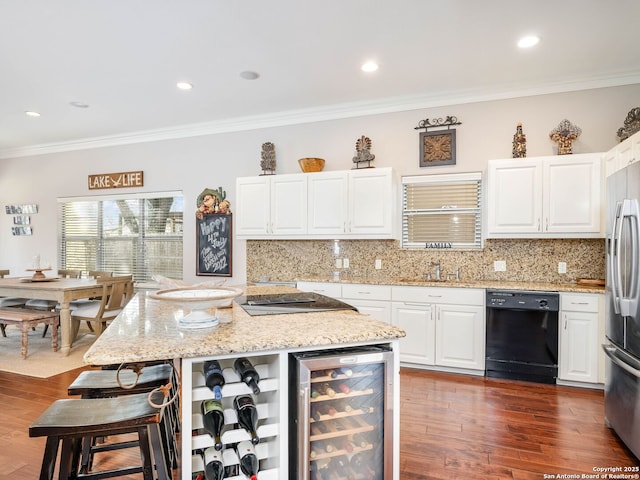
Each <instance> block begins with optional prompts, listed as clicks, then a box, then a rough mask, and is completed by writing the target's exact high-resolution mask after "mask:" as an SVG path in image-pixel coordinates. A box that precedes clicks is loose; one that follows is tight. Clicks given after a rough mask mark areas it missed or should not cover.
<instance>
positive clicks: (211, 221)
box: [196, 213, 232, 277]
mask: <svg viewBox="0 0 640 480" xmlns="http://www.w3.org/2000/svg"><path fill="white" fill-rule="evenodd" d="M231 223H232V222H231V214H230V213H225V214H219V213H210V214H205V215H203V216H202V219H200V218H196V242H197V245H196V254H197V255H198V258H197V259H196V275H217V276H220V277H230V276H231V275H232V274H231V239H232V237H231Z"/></svg>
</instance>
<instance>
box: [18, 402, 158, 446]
mask: <svg viewBox="0 0 640 480" xmlns="http://www.w3.org/2000/svg"><path fill="white" fill-rule="evenodd" d="M147 396H148V394H146V393H141V394H137V395H127V396H123V397H114V398H96V399H93V398H90V399H63V400H56V401H55V402H53V403H52V404H51V405H50V406H49V408H48V409H47V410H46V411H45V412H44V413H43V414H42V415H40V416H39V417H38V418H37V419H36V420H35V421H34V422H33V423H32V424H31V426H30V427H29V436H30V437H43V436H52V435H55V436H65V435H71V436H86V435H96V436H97V435H99V434H101V433H103V434H105V435H111V434H114V432H116V431H117V430H119V429H123V430H124V429H131V427H133V426H139V425H150V424H154V423H159V421H160V410H158V409H157V408H155V407H152V406H151V405H149V402H148V401H147ZM156 400H157V401H158V402H161V401H162V394H160V395H159V397H158V398H157V399H155V398H154V401H156Z"/></svg>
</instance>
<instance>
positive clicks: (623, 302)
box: [616, 199, 638, 317]
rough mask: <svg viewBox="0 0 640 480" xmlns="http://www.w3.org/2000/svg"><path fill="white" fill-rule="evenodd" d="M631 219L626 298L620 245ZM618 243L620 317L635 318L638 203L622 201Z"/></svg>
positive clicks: (627, 200)
mask: <svg viewBox="0 0 640 480" xmlns="http://www.w3.org/2000/svg"><path fill="white" fill-rule="evenodd" d="M625 218H629V220H630V222H629V225H630V228H629V239H630V242H631V245H630V249H631V276H630V278H629V284H628V292H626V293H627V295H628V296H626V297H625V296H624V295H625V292H624V289H623V285H622V273H621V267H622V265H621V263H622V258H621V256H620V250H619V244H620V242H621V241H622V229H623V224H624V219H625ZM617 241H618V257H617V258H616V269H617V278H616V282H617V284H618V291H619V293H620V297H619V299H618V301H619V304H620V315H622V316H624V317H635V316H636V312H637V311H638V288H637V286H638V201H637V200H629V199H625V200H623V201H622V211H621V214H620V220H619V225H618V233H617Z"/></svg>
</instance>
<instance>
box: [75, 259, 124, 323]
mask: <svg viewBox="0 0 640 480" xmlns="http://www.w3.org/2000/svg"><path fill="white" fill-rule="evenodd" d="M103 277H113V272H107V271H104V270H89V272H88V274H87V278H94V279H97V278H103ZM96 300H97V301H100V297H91V298H81V299H79V300H73V301H72V302H71V304H70V305H69V308H70V309H71V310H75V309H76V308H78V307H82V306H83V305H90V304H91V303H93V302H95V301H96ZM87 327H89V330H91V331H92V332H93V326H92V325H91V322H87Z"/></svg>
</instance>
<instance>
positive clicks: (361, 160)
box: [352, 135, 376, 168]
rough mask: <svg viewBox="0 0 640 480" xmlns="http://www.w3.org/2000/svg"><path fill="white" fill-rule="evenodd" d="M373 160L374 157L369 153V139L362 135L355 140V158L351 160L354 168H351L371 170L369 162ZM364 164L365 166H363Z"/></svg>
mask: <svg viewBox="0 0 640 480" xmlns="http://www.w3.org/2000/svg"><path fill="white" fill-rule="evenodd" d="M375 158H376V156H375V155H374V154H373V153H371V139H370V138H369V137H365V136H364V135H362V136H361V137H360V138H359V139H358V140H356V156H355V157H353V159H352V161H353V163H355V164H356V166H355V167H353V168H373V167H372V166H371V162H373V161H374V160H375ZM365 163H366V165H364V164H365ZM361 165H362V166H361Z"/></svg>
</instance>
